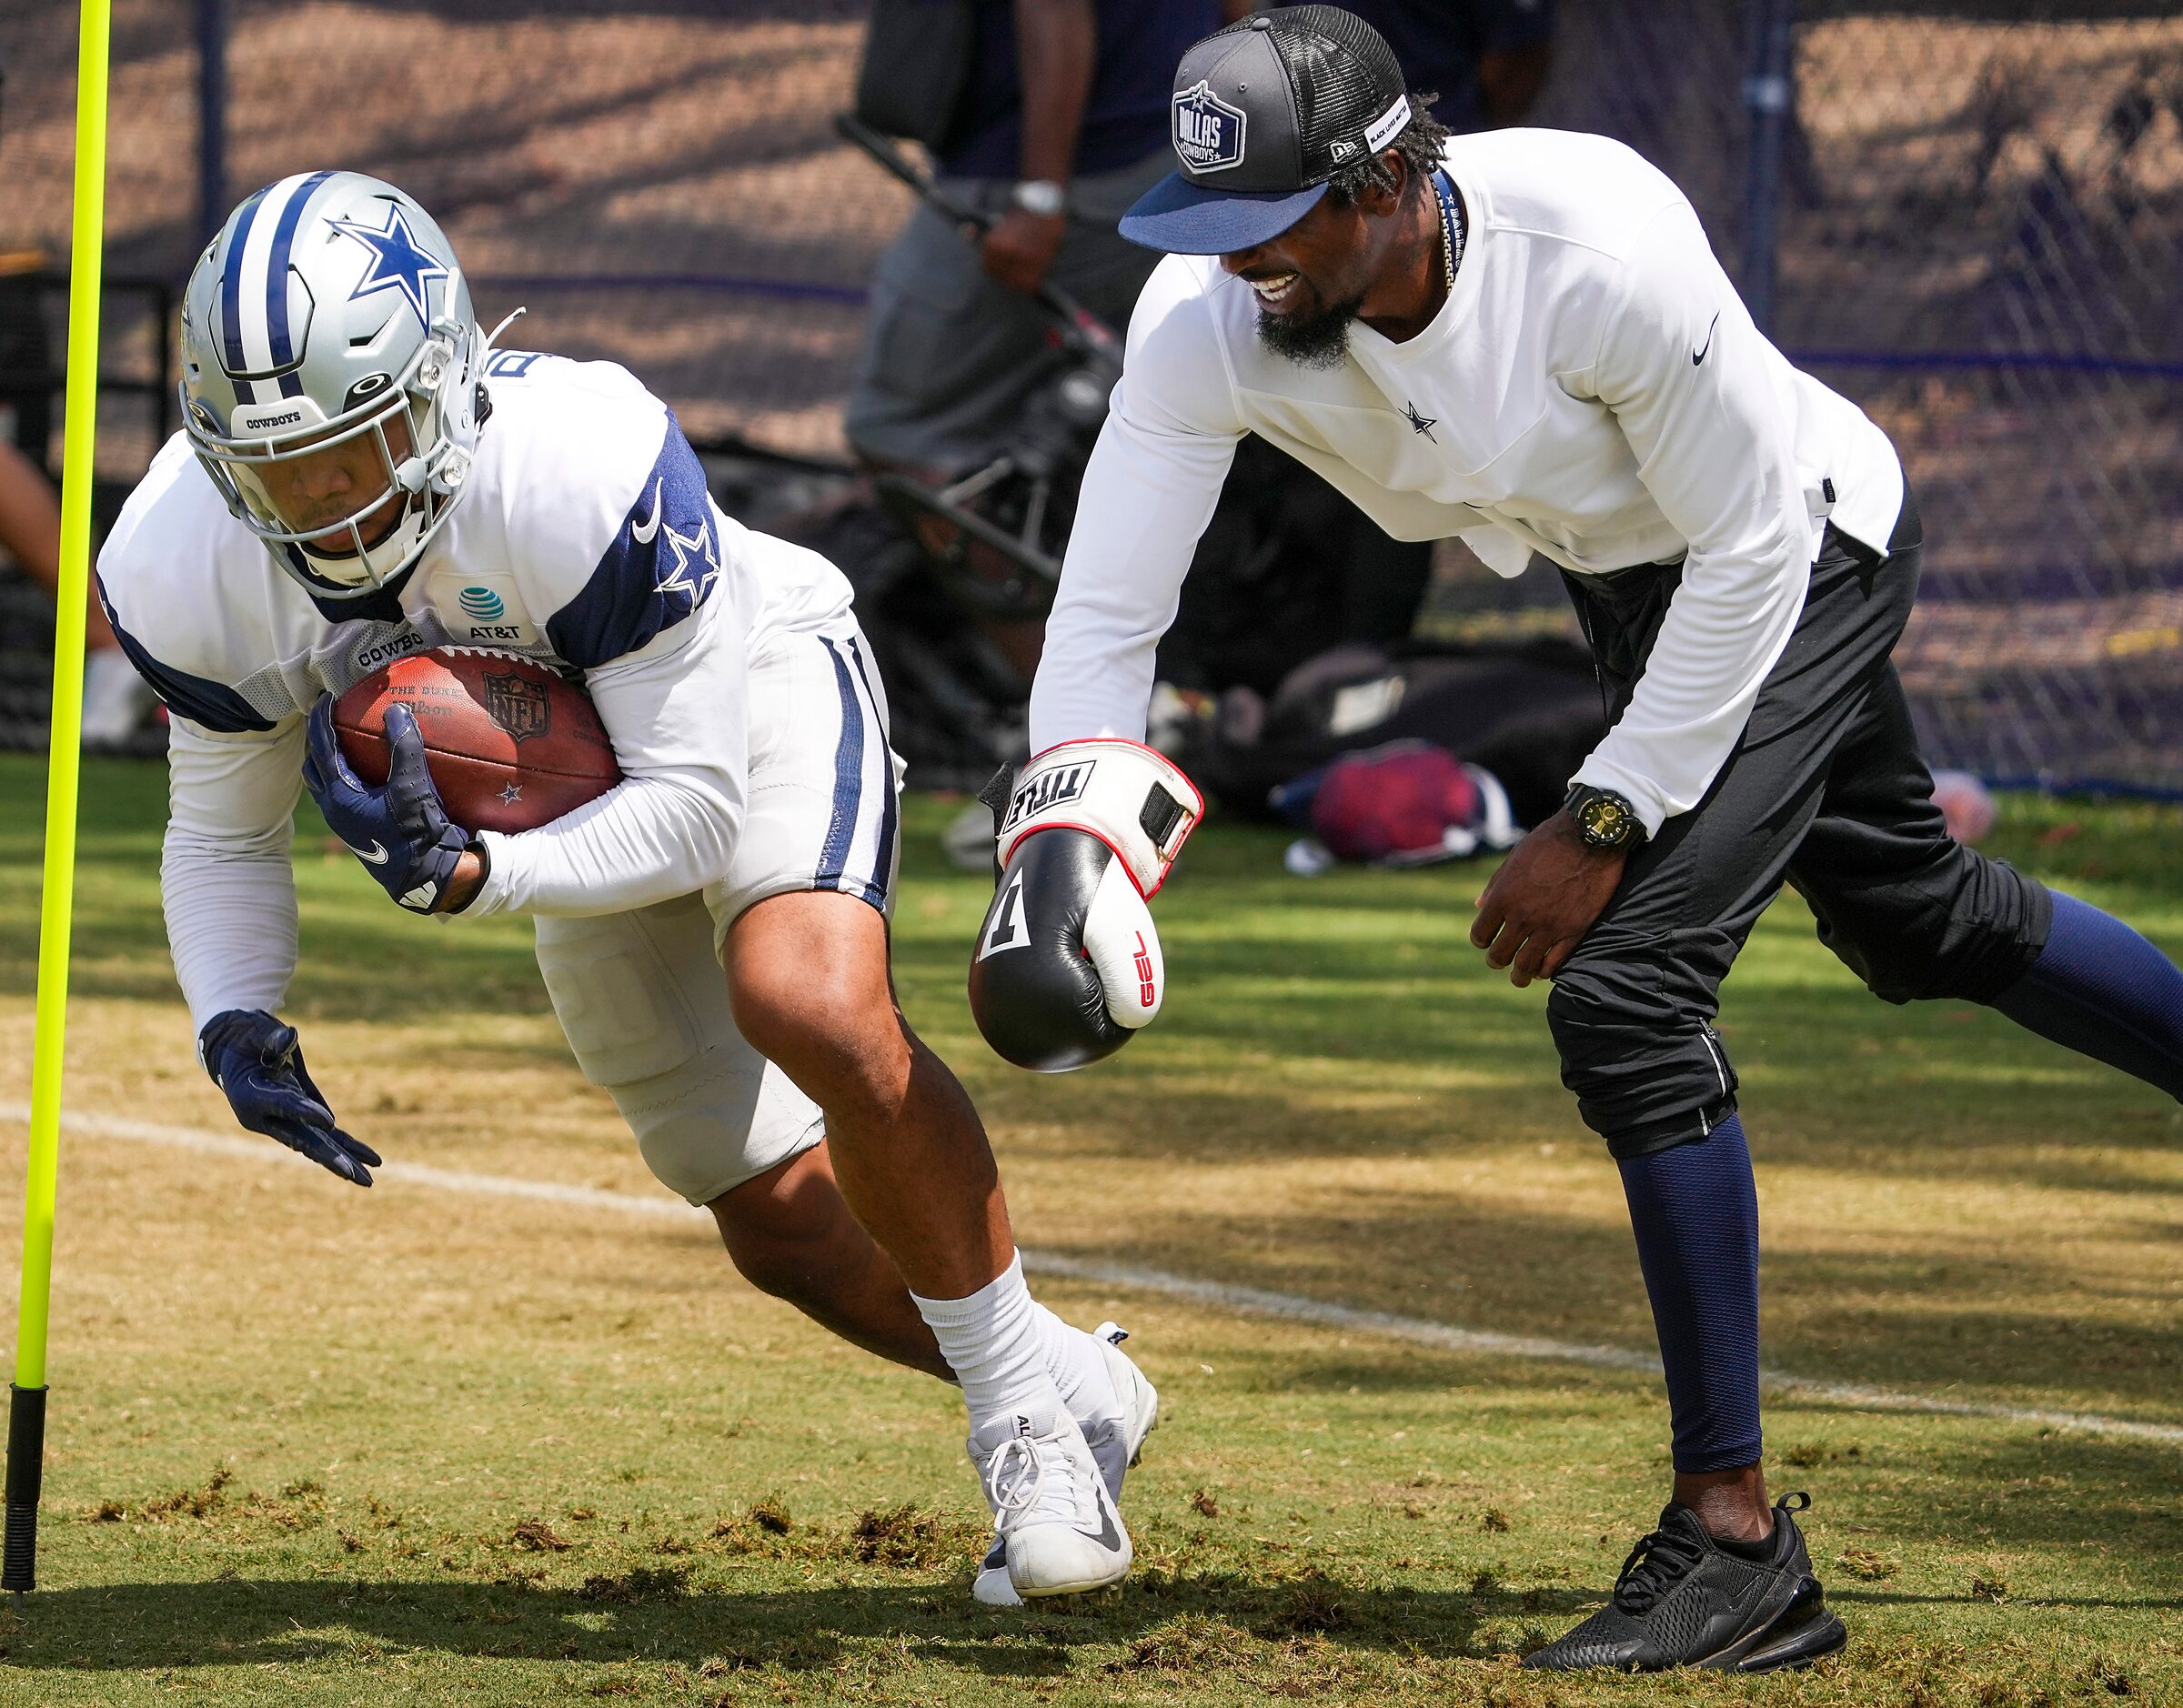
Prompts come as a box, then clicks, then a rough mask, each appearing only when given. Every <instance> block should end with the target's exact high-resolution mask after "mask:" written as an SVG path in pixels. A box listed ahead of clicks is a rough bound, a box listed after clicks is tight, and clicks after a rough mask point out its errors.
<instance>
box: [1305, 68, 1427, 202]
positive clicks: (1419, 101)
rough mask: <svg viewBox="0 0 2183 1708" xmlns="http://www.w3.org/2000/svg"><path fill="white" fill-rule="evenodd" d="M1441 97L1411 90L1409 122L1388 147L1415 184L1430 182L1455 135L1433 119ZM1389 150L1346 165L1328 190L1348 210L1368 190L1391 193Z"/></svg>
mask: <svg viewBox="0 0 2183 1708" xmlns="http://www.w3.org/2000/svg"><path fill="white" fill-rule="evenodd" d="M1439 99H1440V96H1438V95H1434V94H1431V93H1429V92H1427V91H1425V90H1423V89H1413V90H1411V91H1410V122H1409V123H1408V124H1407V125H1405V126H1403V127H1402V129H1401V130H1400V131H1398V132H1396V133H1395V137H1394V140H1393V142H1392V143H1390V144H1388V145H1387V147H1388V148H1392V149H1393V150H1394V152H1395V153H1397V154H1399V155H1401V156H1402V157H1403V164H1404V165H1406V166H1408V167H1409V168H1410V176H1411V178H1412V179H1413V181H1414V182H1417V183H1424V182H1426V181H1428V180H1429V179H1430V178H1431V177H1432V176H1433V174H1434V170H1435V169H1436V168H1437V167H1438V166H1439V165H1440V154H1441V150H1442V149H1443V148H1444V146H1446V145H1447V140H1448V138H1449V137H1450V136H1454V134H1455V133H1454V132H1453V131H1451V130H1450V129H1449V128H1448V127H1447V126H1445V125H1444V124H1442V123H1441V122H1440V121H1439V120H1438V119H1436V118H1434V116H1433V103H1434V102H1435V101H1437V100H1439ZM1386 156H1387V148H1383V149H1381V150H1380V152H1379V153H1378V154H1375V155H1369V156H1366V157H1365V158H1364V159H1363V160H1360V161H1359V162H1357V164H1356V165H1355V166H1343V168H1342V170H1341V171H1339V172H1337V173H1335V174H1334V176H1333V177H1331V178H1329V179H1328V180H1327V181H1326V187H1327V191H1328V193H1329V194H1330V195H1332V196H1333V198H1334V200H1335V201H1337V202H1339V203H1341V204H1342V205H1343V206H1345V207H1354V206H1356V205H1357V203H1358V202H1359V201H1360V200H1361V199H1362V198H1363V196H1364V193H1365V192H1366V191H1367V190H1384V191H1387V192H1388V193H1390V194H1392V193H1393V189H1394V174H1393V173H1392V172H1390V171H1389V170H1388V169H1387V159H1386Z"/></svg>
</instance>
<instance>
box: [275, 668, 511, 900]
mask: <svg viewBox="0 0 2183 1708" xmlns="http://www.w3.org/2000/svg"><path fill="white" fill-rule="evenodd" d="M387 741H388V743H389V744H390V745H391V746H392V748H393V749H394V759H393V761H392V763H391V765H390V766H389V767H388V776H387V783H386V786H385V787H384V788H379V789H374V788H370V787H368V786H367V785H366V784H365V783H363V782H362V781H361V780H360V779H358V778H357V774H356V772H354V771H353V770H351V769H349V765H348V761H347V759H343V758H342V757H341V751H340V748H339V747H338V745H337V742H336V739H335V736H334V720H333V717H332V714H331V712H330V710H329V709H328V708H327V702H326V701H325V700H323V699H322V700H320V701H319V702H318V704H317V705H316V706H314V707H313V708H311V715H310V719H309V722H308V726H307V753H306V755H305V758H304V761H303V786H304V787H305V788H306V789H309V790H310V791H311V799H313V800H315V801H317V803H318V810H319V811H320V812H321V813H322V814H324V815H325V818H326V822H327V826H328V827H329V828H330V829H332V830H333V833H334V834H335V835H336V836H337V837H339V838H340V839H342V840H343V841H344V842H346V843H347V844H348V849H349V852H350V853H352V854H354V855H355V856H356V857H357V859H359V860H361V861H362V862H363V863H364V869H365V870H366V871H367V872H369V873H370V874H371V875H372V877H373V878H374V879H377V882H378V885H379V887H380V888H381V889H384V890H386V892H387V894H388V895H389V896H392V897H393V898H394V899H395V902H396V904H397V906H400V907H404V908H407V909H409V911H410V912H412V913H436V912H438V910H439V905H440V900H441V898H443V897H444V896H445V895H446V894H447V889H448V884H449V883H450V882H452V881H453V880H454V877H455V869H456V865H457V863H458V861H459V860H460V859H462V856H463V854H464V853H465V852H466V851H468V849H470V848H471V847H472V844H471V841H470V838H469V836H468V833H467V832H466V831H464V830H463V829H462V828H461V827H460V826H458V825H456V824H453V823H450V822H449V821H448V813H447V809H446V808H445V807H443V806H442V805H441V804H440V799H439V796H438V793H437V792H436V791H435V790H434V789H433V787H432V774H431V772H430V771H429V770H428V769H427V768H426V764H425V749H424V743H423V741H422V740H421V739H420V738H419V737H418V736H417V719H416V718H413V717H412V716H411V715H410V712H409V708H407V706H393V707H389V708H387Z"/></svg>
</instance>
